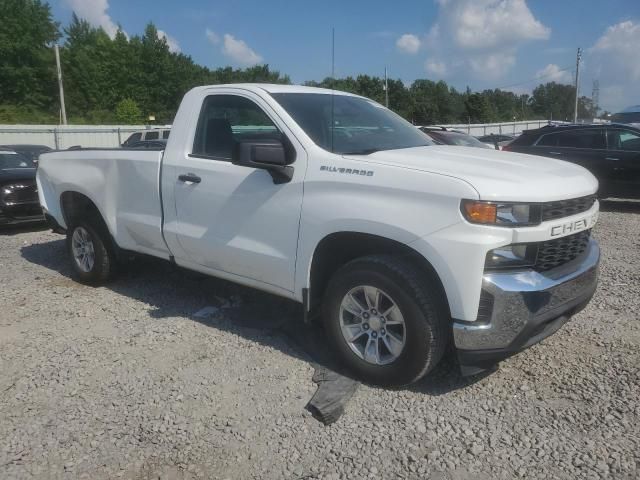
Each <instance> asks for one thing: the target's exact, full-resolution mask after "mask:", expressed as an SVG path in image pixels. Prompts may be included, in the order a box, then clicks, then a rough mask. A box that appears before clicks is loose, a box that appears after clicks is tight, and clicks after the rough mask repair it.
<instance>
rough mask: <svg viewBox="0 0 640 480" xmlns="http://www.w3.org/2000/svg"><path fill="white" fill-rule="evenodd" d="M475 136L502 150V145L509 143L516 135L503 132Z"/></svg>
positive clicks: (491, 146)
mask: <svg viewBox="0 0 640 480" xmlns="http://www.w3.org/2000/svg"><path fill="white" fill-rule="evenodd" d="M477 138H478V140H479V141H481V142H482V143H484V144H486V145H487V146H489V147H490V148H495V149H496V150H502V147H504V146H505V145H508V144H509V143H511V142H512V141H513V140H514V139H515V138H516V137H515V136H514V135H506V134H504V133H491V134H489V135H483V136H481V137H477Z"/></svg>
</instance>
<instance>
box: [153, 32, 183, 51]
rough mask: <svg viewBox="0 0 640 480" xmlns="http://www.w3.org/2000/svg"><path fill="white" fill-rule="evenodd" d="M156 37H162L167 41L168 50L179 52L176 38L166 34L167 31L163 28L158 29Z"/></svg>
mask: <svg viewBox="0 0 640 480" xmlns="http://www.w3.org/2000/svg"><path fill="white" fill-rule="evenodd" d="M158 38H159V39H161V40H162V39H164V40H165V41H166V42H167V45H168V46H169V51H170V52H173V53H180V52H181V51H182V50H181V49H180V44H179V43H178V40H176V39H175V38H174V37H172V36H171V35H169V34H167V32H165V31H164V30H158Z"/></svg>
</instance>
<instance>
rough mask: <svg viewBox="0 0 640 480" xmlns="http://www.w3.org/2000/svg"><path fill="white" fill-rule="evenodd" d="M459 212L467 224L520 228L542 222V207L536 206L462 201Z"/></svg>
mask: <svg viewBox="0 0 640 480" xmlns="http://www.w3.org/2000/svg"><path fill="white" fill-rule="evenodd" d="M460 210H461V211H462V214H463V215H464V217H465V218H466V219H467V220H468V221H469V222H471V223H479V224H482V225H495V226H499V227H522V226H529V225H538V224H540V222H541V221H542V206H541V205H536V204H528V203H498V202H483V201H479V200H463V201H462V203H461V204H460Z"/></svg>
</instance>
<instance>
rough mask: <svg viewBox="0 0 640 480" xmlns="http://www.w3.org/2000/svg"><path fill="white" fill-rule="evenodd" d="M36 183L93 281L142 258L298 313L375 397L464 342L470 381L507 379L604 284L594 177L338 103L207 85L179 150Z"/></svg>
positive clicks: (286, 90) (77, 156)
mask: <svg viewBox="0 0 640 480" xmlns="http://www.w3.org/2000/svg"><path fill="white" fill-rule="evenodd" d="M37 182H38V192H39V196H40V202H41V205H42V207H43V209H44V212H45V215H46V218H47V219H48V221H49V222H50V224H51V225H52V227H53V228H54V230H55V231H58V232H61V233H63V232H66V235H67V245H68V251H69V255H70V258H71V261H72V265H73V269H74V272H75V275H76V277H77V278H78V279H79V280H80V281H82V282H87V283H94V284H95V283H100V282H104V281H107V280H108V279H109V278H110V277H112V274H113V273H114V271H115V269H116V266H117V263H118V260H119V258H120V257H121V256H123V254H124V256H125V258H126V256H128V255H130V254H131V252H136V253H139V254H147V255H152V256H155V257H159V258H163V259H166V260H168V261H171V262H173V263H175V264H177V265H179V266H180V267H184V268H187V269H191V270H196V271H199V272H203V273H205V274H209V275H212V276H216V277H221V278H225V279H228V280H231V281H234V282H238V283H241V284H244V285H248V286H251V287H255V288H258V289H262V290H266V291H268V292H271V293H274V294H276V295H281V296H284V297H287V298H291V299H294V300H297V301H298V302H301V303H302V304H303V305H304V312H305V318H314V317H315V316H316V315H317V316H321V317H322V319H323V321H324V324H325V329H326V331H327V333H328V338H329V341H330V342H331V343H332V345H331V346H332V347H333V348H334V349H335V352H336V354H337V355H339V357H340V359H341V360H342V361H343V362H344V363H345V364H346V365H347V366H348V367H349V368H351V370H352V371H353V372H354V374H355V375H357V376H358V378H361V379H363V380H364V381H367V382H371V383H375V384H382V385H404V384H408V383H411V382H414V381H416V380H417V379H419V378H420V377H422V376H423V375H425V374H426V373H427V372H429V371H430V370H431V369H433V368H434V366H435V365H436V364H437V363H438V362H439V361H440V359H441V358H442V356H443V354H444V352H445V350H446V349H447V348H448V347H449V346H450V345H452V344H453V346H454V347H455V349H456V352H457V355H458V358H459V361H460V364H461V366H462V367H463V368H464V370H465V372H466V373H472V372H473V371H476V370H477V369H483V368H488V367H491V366H493V365H495V364H496V363H497V362H499V361H500V360H503V359H504V358H506V357H508V356H510V355H513V354H514V353H517V352H519V351H521V350H523V349H525V348H527V347H529V346H531V345H532V344H534V343H536V342H538V341H540V340H542V339H543V338H545V337H547V336H549V335H551V334H552V333H554V332H555V331H556V330H557V329H558V328H560V327H561V326H562V324H564V323H565V322H566V321H567V320H568V319H569V318H570V317H571V316H572V315H573V314H575V313H576V312H577V311H579V310H580V309H581V308H583V307H584V306H585V305H586V304H587V303H588V302H589V300H590V299H591V297H592V295H593V293H594V291H595V289H596V284H597V276H598V263H599V258H600V252H599V248H598V245H597V243H596V242H595V241H594V240H593V239H592V238H591V236H590V231H591V228H592V227H593V226H594V224H595V222H596V219H597V215H598V208H599V205H598V201H597V199H596V196H595V194H596V191H597V188H598V184H597V181H596V179H595V178H594V177H593V176H592V175H591V174H590V173H589V172H587V171H586V170H584V169H583V168H581V167H579V166H576V165H573V164H570V163H565V162H562V161H557V160H553V159H548V158H543V157H531V156H527V155H521V154H516V153H507V152H499V151H493V150H482V149H477V148H468V147H451V146H435V145H432V143H431V142H430V140H429V139H428V137H426V136H425V135H424V134H423V133H422V132H420V131H418V130H417V129H416V128H414V127H413V126H412V125H411V124H409V123H407V122H406V121H404V120H403V119H402V118H400V117H399V116H397V115H395V114H394V113H392V112H391V111H389V110H388V109H386V108H384V107H383V106H381V105H379V104H378V103H376V102H373V101H371V100H368V99H366V98H362V97H359V96H356V95H350V94H347V93H342V92H334V91H331V90H323V89H316V88H309V87H301V86H282V85H254V84H239V85H218V86H210V87H199V88H195V89H193V90H191V91H190V92H189V93H187V95H186V96H185V98H184V100H183V101H182V104H181V106H180V109H179V111H178V114H177V116H176V119H175V122H174V124H173V128H172V131H171V137H170V138H169V141H168V143H167V147H166V150H165V151H164V152H154V151H133V150H126V149H113V150H90V149H88V150H78V151H64V152H55V153H47V154H44V155H42V156H41V157H40V165H39V169H38V174H37Z"/></svg>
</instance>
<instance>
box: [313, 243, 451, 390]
mask: <svg viewBox="0 0 640 480" xmlns="http://www.w3.org/2000/svg"><path fill="white" fill-rule="evenodd" d="M439 292H440V290H439V288H437V286H436V284H435V282H434V281H433V280H432V279H431V277H430V276H429V275H428V274H426V273H425V272H423V271H421V270H420V269H418V268H416V267H414V266H413V265H412V264H411V263H410V262H409V261H408V260H406V259H404V258H400V257H394V256H390V255H376V256H370V257H363V258H360V259H356V260H354V261H352V262H350V263H348V264H347V265H345V266H344V267H342V268H341V269H340V270H339V271H338V272H336V274H335V275H334V276H333V278H332V279H331V281H330V283H329V286H328V288H327V292H326V296H325V301H324V313H323V317H324V322H325V327H326V329H327V332H328V333H329V338H330V339H331V341H332V342H333V344H334V347H335V349H336V351H337V352H338V354H339V356H340V358H341V359H342V360H343V362H344V363H345V364H346V366H347V367H348V368H349V369H350V370H351V371H353V372H354V374H355V375H356V376H357V377H358V378H361V379H363V380H364V381H366V382H369V383H372V384H377V385H385V386H392V385H406V384H409V383H413V382H415V381H416V380H418V379H420V378H421V377H422V376H424V375H425V374H427V373H428V372H429V371H430V370H432V369H433V368H434V367H435V366H436V365H437V364H438V362H439V361H440V359H441V358H442V355H443V354H444V352H445V350H446V347H447V345H448V343H449V338H450V333H449V330H450V322H449V317H448V313H447V309H446V307H445V304H444V299H443V298H442V296H441V294H440V293H439Z"/></svg>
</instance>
